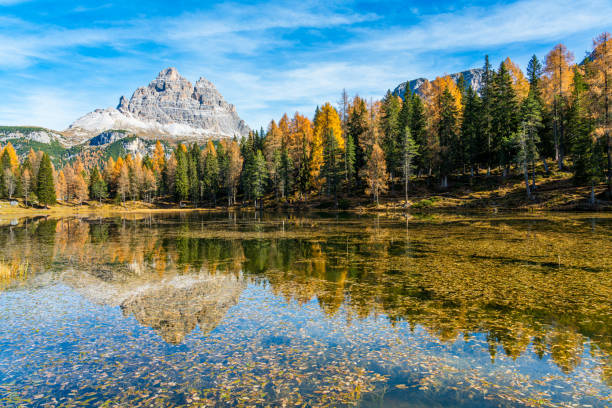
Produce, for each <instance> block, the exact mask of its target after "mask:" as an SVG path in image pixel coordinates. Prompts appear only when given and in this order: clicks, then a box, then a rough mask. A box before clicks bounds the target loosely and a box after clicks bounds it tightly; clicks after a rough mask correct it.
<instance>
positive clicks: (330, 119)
mask: <svg viewBox="0 0 612 408" xmlns="http://www.w3.org/2000/svg"><path fill="white" fill-rule="evenodd" d="M329 132H331V134H333V135H334V139H335V142H336V146H337V147H338V149H339V150H340V151H343V150H344V138H343V137H342V124H341V122H340V116H338V112H337V111H336V109H335V108H334V107H333V106H332V105H331V103H329V102H326V103H325V104H324V105H323V106H322V107H321V109H320V110H319V112H318V114H317V115H316V117H315V123H314V135H313V143H312V148H311V155H310V178H311V186H313V188H315V189H318V188H319V187H320V186H321V183H322V182H323V180H320V177H319V176H320V174H321V167H323V149H324V144H325V137H326V135H327V134H329Z"/></svg>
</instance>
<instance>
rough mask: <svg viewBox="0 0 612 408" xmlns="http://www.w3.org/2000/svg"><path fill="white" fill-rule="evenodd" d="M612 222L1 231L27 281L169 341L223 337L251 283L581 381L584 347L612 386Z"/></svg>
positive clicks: (524, 219) (64, 223) (265, 223)
mask: <svg viewBox="0 0 612 408" xmlns="http://www.w3.org/2000/svg"><path fill="white" fill-rule="evenodd" d="M611 227H612V219H611V218H609V217H608V218H606V217H600V218H599V219H595V218H593V217H592V216H572V217H565V216H552V217H548V218H546V219H544V218H539V217H529V216H516V215H510V216H498V217H491V218H487V217H482V216H478V217H468V216H433V217H428V218H422V219H419V218H413V219H411V220H409V221H407V220H406V219H405V218H402V216H388V217H382V216H374V217H369V216H368V217H366V216H363V217H357V216H346V217H344V218H342V219H339V218H337V217H327V216H317V215H312V214H311V215H304V216H302V215H287V216H261V218H258V219H255V220H254V219H253V215H252V214H230V215H229V216H218V215H202V214H194V215H181V216H180V217H174V216H158V215H156V216H143V217H136V216H134V217H131V218H108V219H78V218H70V219H59V220H51V219H38V220H27V221H24V222H23V223H22V224H21V225H19V226H17V227H3V228H4V229H5V230H6V232H7V233H2V234H0V247H2V248H4V249H3V256H4V258H5V259H28V260H29V262H30V265H31V269H32V270H33V271H35V272H36V273H35V275H34V276H33V277H31V278H30V279H29V281H28V282H27V283H23V282H20V283H15V284H16V285H24V284H30V285H36V284H40V282H46V281H49V280H59V281H61V282H63V283H65V284H67V285H69V286H70V287H72V288H73V289H74V290H76V291H77V292H78V293H80V294H82V295H84V296H85V297H87V298H88V299H90V300H92V301H93V302H95V303H98V304H104V305H111V306H120V307H121V309H122V311H123V313H124V315H125V316H133V317H135V318H136V319H137V320H138V322H140V323H141V324H142V325H145V326H148V327H151V328H153V329H154V330H155V331H156V332H158V333H159V334H160V336H161V337H162V338H163V339H164V340H165V341H166V342H168V343H172V344H179V343H181V342H183V340H184V339H185V336H186V335H188V334H189V333H190V332H192V331H193V330H194V329H195V328H196V327H197V326H199V328H200V330H201V331H202V332H204V333H208V332H210V331H212V330H213V329H214V328H215V327H216V326H217V325H218V324H220V323H221V322H222V320H223V317H224V315H225V314H226V313H227V311H228V310H229V309H230V308H231V307H233V306H235V305H236V304H238V302H239V298H240V295H241V293H242V292H243V291H244V290H245V288H247V285H248V284H254V285H262V286H264V287H266V288H268V289H269V290H270V291H271V292H272V293H273V294H275V295H278V296H281V297H282V298H283V299H285V301H287V302H297V303H298V304H301V305H306V304H308V303H310V302H311V301H313V300H316V301H317V302H318V305H319V306H320V309H321V310H322V311H324V313H325V314H326V315H327V316H328V317H329V318H333V317H334V316H335V315H336V314H338V313H339V312H342V313H346V322H347V324H349V325H350V324H351V322H354V321H356V320H358V319H365V318H367V317H371V316H384V317H385V318H386V319H388V321H389V322H390V323H391V324H392V325H396V324H399V323H402V322H405V323H407V324H409V325H410V327H412V328H417V327H420V328H423V329H424V330H426V332H427V333H428V334H429V335H431V336H434V337H435V338H437V339H438V340H440V341H441V342H443V343H448V344H452V343H454V342H455V341H457V340H458V339H461V338H464V339H466V341H468V340H469V339H470V337H471V336H473V335H475V334H484V335H485V336H486V341H487V342H488V345H489V347H488V349H489V354H490V357H491V360H492V361H493V362H494V361H495V359H496V358H497V356H498V355H499V353H500V352H503V353H504V354H505V355H506V356H509V357H511V358H513V359H517V358H519V357H520V356H521V355H523V354H524V353H529V352H533V353H535V354H536V355H537V356H538V357H539V358H548V357H549V358H551V359H552V360H553V361H554V363H555V364H556V365H557V366H558V367H559V368H560V369H561V370H562V371H563V372H564V373H571V372H572V371H573V370H574V369H576V367H578V366H579V365H580V364H581V358H583V355H584V352H585V349H588V350H589V352H590V353H591V355H593V356H595V357H597V359H598V360H599V361H600V365H601V376H602V380H603V381H604V382H606V383H607V384H608V386H612V357H611V356H612V274H611V273H610V271H612V257H610V256H609V254H611V253H612V238H611V236H610V229H611ZM9 231H10V233H9ZM277 340H278V339H277ZM281 340H282V339H281ZM281 340H278V341H281ZM272 341H276V340H272Z"/></svg>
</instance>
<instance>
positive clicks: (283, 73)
mask: <svg viewBox="0 0 612 408" xmlns="http://www.w3.org/2000/svg"><path fill="white" fill-rule="evenodd" d="M611 29H612V0H519V1H514V2H507V1H498V2H490V1H465V2H458V1H431V0H429V1H412V2H408V1H389V2H379V1H333V0H330V1H312V2H311V1H305V0H304V1H296V2H278V1H259V2H253V1H245V2H239V1H237V2H213V1H208V2H206V1H201V0H200V1H190V0H183V1H181V0H175V1H158V0H149V1H141V0H138V1H127V0H123V1H115V0H109V1H104V0H98V1H75V0H0V95H2V97H1V98H0V124H1V125H39V126H45V127H49V128H52V129H58V130H62V129H64V128H66V127H67V126H68V125H69V124H70V123H71V122H72V121H73V120H75V119H76V118H78V117H80V116H82V115H84V114H85V113H87V112H89V111H91V110H93V109H96V108H105V107H108V106H116V105H117V103H118V100H119V97H120V96H121V95H126V96H127V97H130V96H131V94H132V92H133V91H134V90H135V89H136V88H137V87H138V86H144V85H146V84H148V83H149V82H150V81H151V80H152V79H153V78H154V77H155V76H156V75H157V73H158V72H159V71H161V70H162V69H164V68H167V67H169V66H174V67H176V68H177V69H178V70H179V72H180V73H181V74H183V75H184V76H185V77H187V79H189V80H191V81H192V82H193V81H195V80H197V78H199V77H200V76H203V77H206V78H208V79H209V80H211V81H212V82H213V83H215V84H216V86H217V88H218V89H219V91H220V92H221V93H222V94H223V95H224V97H225V99H226V100H227V101H228V102H230V103H233V104H235V105H236V107H237V110H238V113H239V114H240V116H241V117H242V118H243V119H245V120H246V121H247V123H248V124H249V125H250V126H251V127H254V128H258V127H259V126H265V125H266V124H267V123H268V122H269V120H270V119H272V118H276V119H278V118H279V117H280V115H282V113H283V112H288V113H290V114H292V113H293V112H295V111H296V110H299V111H301V112H303V113H305V114H307V115H311V114H312V112H313V110H314V108H315V106H316V105H317V104H322V103H323V102H325V101H327V100H329V101H332V102H336V101H337V100H338V97H339V94H340V92H341V90H342V88H346V89H347V90H348V91H349V93H351V94H354V93H359V94H360V95H362V96H366V97H370V96H371V97H374V98H379V97H380V96H381V95H382V94H384V92H385V91H386V90H387V89H390V88H391V89H392V88H394V87H395V86H396V85H397V84H398V83H399V82H402V81H405V80H407V79H413V78H416V77H435V76H436V75H442V74H444V73H452V72H457V71H460V70H463V69H467V68H474V67H479V66H481V65H482V61H483V56H484V54H489V55H490V56H491V58H492V61H493V63H495V64H499V62H500V61H501V60H503V59H504V58H505V57H506V56H510V58H512V59H513V60H514V61H516V62H518V63H519V64H520V65H521V67H523V68H524V67H525V65H526V63H527V61H528V59H529V57H530V56H531V55H532V54H534V53H535V54H537V55H538V56H540V57H544V55H545V54H546V52H547V51H548V50H549V49H550V48H551V47H552V46H553V45H554V44H556V43H558V42H563V43H564V44H566V45H567V46H568V48H569V49H570V50H572V51H573V52H574V54H575V55H576V59H582V57H583V56H584V54H585V52H586V51H587V50H589V49H590V48H591V43H592V39H593V38H594V37H595V36H596V35H597V34H599V33H600V32H602V31H604V30H608V31H609V30H611Z"/></svg>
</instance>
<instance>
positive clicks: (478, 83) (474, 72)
mask: <svg viewBox="0 0 612 408" xmlns="http://www.w3.org/2000/svg"><path fill="white" fill-rule="evenodd" d="M483 74H484V70H483V69H482V68H474V69H468V70H467V71H463V72H457V73H454V74H451V75H450V76H451V78H453V80H454V81H455V83H456V82H457V81H459V78H461V75H463V78H464V80H465V83H466V85H470V86H471V87H472V89H473V90H475V91H476V92H478V93H480V90H481V89H482V85H483V82H482V75H483ZM425 81H426V79H425V78H417V79H413V80H411V81H406V82H402V83H401V84H399V85H398V86H397V87H396V88H395V89H394V90H393V94H394V95H399V96H401V97H402V98H403V97H404V93H405V92H406V87H408V88H409V89H410V91H411V92H416V93H417V94H419V95H421V87H422V86H423V84H424V83H425Z"/></svg>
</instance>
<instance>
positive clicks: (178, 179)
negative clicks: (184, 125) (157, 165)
mask: <svg viewBox="0 0 612 408" xmlns="http://www.w3.org/2000/svg"><path fill="white" fill-rule="evenodd" d="M175 154H176V173H175V181H174V185H175V194H176V199H177V200H178V201H179V202H180V201H185V200H187V199H188V198H189V170H188V168H189V162H188V157H187V153H186V152H185V151H184V150H183V148H182V147H181V146H180V145H179V147H178V148H177V149H176V150H175Z"/></svg>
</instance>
